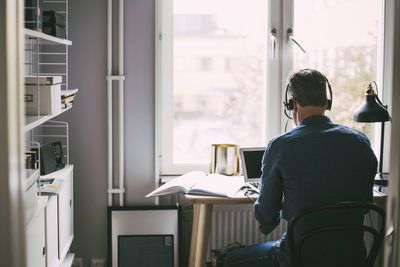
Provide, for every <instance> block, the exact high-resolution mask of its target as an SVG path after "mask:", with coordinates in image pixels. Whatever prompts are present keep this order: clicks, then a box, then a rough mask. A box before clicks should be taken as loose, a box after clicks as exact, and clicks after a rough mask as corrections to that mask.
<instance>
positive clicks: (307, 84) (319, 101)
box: [288, 69, 332, 125]
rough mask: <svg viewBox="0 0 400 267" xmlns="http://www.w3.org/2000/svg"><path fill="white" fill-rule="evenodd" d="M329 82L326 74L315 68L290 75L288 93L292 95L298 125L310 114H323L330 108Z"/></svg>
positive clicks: (295, 119)
mask: <svg viewBox="0 0 400 267" xmlns="http://www.w3.org/2000/svg"><path fill="white" fill-rule="evenodd" d="M327 83H328V81H327V79H326V77H325V75H323V74H322V73H321V72H319V71H317V70H313V69H303V70H299V71H297V72H295V73H293V74H292V75H291V76H290V78H289V81H288V93H289V94H291V95H292V100H293V117H294V121H295V123H296V125H297V124H298V123H299V122H300V121H301V120H303V119H305V118H306V117H308V116H312V115H323V114H324V112H325V110H326V109H330V103H329V101H328V98H327V93H326V85H327ZM331 97H332V96H331Z"/></svg>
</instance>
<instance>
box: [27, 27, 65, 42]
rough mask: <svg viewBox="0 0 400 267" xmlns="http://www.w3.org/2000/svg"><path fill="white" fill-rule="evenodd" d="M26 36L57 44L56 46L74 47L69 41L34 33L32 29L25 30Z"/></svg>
mask: <svg viewBox="0 0 400 267" xmlns="http://www.w3.org/2000/svg"><path fill="white" fill-rule="evenodd" d="M25 35H26V36H29V37H31V38H32V37H33V38H39V39H41V40H43V41H49V44H51V43H56V44H63V45H72V41H70V40H67V39H61V38H58V37H54V36H51V35H48V34H45V33H42V32H38V31H34V30H31V29H25Z"/></svg>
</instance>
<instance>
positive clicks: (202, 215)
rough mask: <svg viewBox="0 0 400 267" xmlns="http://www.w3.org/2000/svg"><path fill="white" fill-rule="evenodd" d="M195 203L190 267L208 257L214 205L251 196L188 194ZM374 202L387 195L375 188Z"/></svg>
mask: <svg viewBox="0 0 400 267" xmlns="http://www.w3.org/2000/svg"><path fill="white" fill-rule="evenodd" d="M185 198H186V199H187V200H189V201H190V202H192V203H193V227H192V239H191V241H190V257H189V267H204V266H205V264H206V257H207V246H208V239H209V236H210V229H211V219H212V211H213V205H227V204H249V203H253V201H251V200H250V199H249V198H247V197H245V196H243V195H238V196H235V197H232V198H225V197H208V196H195V195H186V196H185ZM374 202H376V203H377V204H378V205H382V206H385V203H386V195H385V194H382V193H381V192H378V191H376V190H374Z"/></svg>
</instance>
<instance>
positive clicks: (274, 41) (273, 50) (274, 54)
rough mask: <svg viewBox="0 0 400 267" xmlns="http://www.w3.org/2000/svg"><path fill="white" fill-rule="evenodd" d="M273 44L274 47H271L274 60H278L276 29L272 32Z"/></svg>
mask: <svg viewBox="0 0 400 267" xmlns="http://www.w3.org/2000/svg"><path fill="white" fill-rule="evenodd" d="M271 42H272V46H271V49H272V51H271V54H272V59H276V50H277V48H276V46H277V39H276V29H275V28H273V29H272V30H271Z"/></svg>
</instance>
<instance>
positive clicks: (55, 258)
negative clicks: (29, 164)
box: [41, 165, 74, 267]
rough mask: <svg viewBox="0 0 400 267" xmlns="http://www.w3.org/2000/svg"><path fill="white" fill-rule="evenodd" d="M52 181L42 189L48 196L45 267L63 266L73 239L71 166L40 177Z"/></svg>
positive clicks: (68, 256) (68, 255)
mask: <svg viewBox="0 0 400 267" xmlns="http://www.w3.org/2000/svg"><path fill="white" fill-rule="evenodd" d="M42 178H46V179H49V178H51V179H54V181H53V182H52V183H51V184H49V186H48V188H45V189H42V190H41V193H42V194H43V195H47V196H49V201H48V204H47V208H46V247H47V256H46V262H47V265H46V266H47V267H58V266H64V263H65V261H66V260H69V258H70V256H71V254H68V250H69V248H70V246H71V243H72V240H73V238H74V228H73V166H72V165H67V166H66V167H65V168H64V169H62V170H59V171H56V172H54V173H52V174H49V175H46V176H42Z"/></svg>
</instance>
